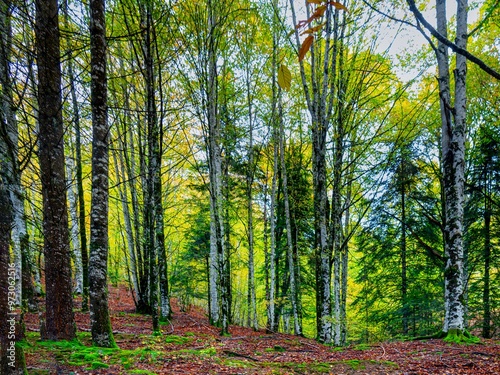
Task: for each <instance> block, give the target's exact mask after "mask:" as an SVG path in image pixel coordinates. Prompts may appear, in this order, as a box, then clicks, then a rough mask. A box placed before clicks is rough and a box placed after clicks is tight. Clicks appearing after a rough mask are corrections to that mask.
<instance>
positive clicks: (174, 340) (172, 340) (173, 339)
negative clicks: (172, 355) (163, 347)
mask: <svg viewBox="0 0 500 375" xmlns="http://www.w3.org/2000/svg"><path fill="white" fill-rule="evenodd" d="M189 341H191V339H190V338H188V337H185V336H176V335H168V336H166V337H165V343H166V344H176V345H182V344H186V343H187V342H189Z"/></svg>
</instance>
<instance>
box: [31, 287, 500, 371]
mask: <svg viewBox="0 0 500 375" xmlns="http://www.w3.org/2000/svg"><path fill="white" fill-rule="evenodd" d="M75 305H76V306H75V307H76V308H77V310H76V312H75V320H76V323H77V326H78V330H79V332H80V333H79V343H73V344H72V345H73V346H71V345H69V347H65V346H63V345H59V346H51V345H41V343H40V341H39V338H40V335H39V315H38V314H37V313H27V314H26V315H25V325H26V331H27V344H25V352H26V363H27V367H28V373H29V374H30V375H31V374H33V375H37V374H58V375H59V374H67V375H79V374H93V375H98V374H102V375H104V374H106V375H122V374H127V375H128V374H147V375H153V374H158V375H163V374H183V375H188V374H201V375H204V374H336V375H342V374H346V375H347V374H369V375H378V374H401V375H424V374H442V375H458V374H474V375H493V374H500V343H499V342H498V340H482V341H481V343H479V344H472V345H463V344H462V345H460V344H450V343H446V342H444V341H442V340H437V339H433V340H426V341H393V342H382V343H376V344H371V345H365V346H362V347H361V346H358V347H355V346H349V347H346V348H342V349H341V350H339V349H335V348H332V347H330V346H326V345H322V344H319V343H318V342H317V341H315V340H313V339H308V338H303V337H297V336H294V335H289V334H283V333H267V332H265V330H259V331H254V330H253V329H251V328H245V327H239V326H231V327H230V333H231V336H229V337H222V336H220V335H219V330H218V329H217V328H216V327H213V326H210V325H209V323H208V318H207V316H206V314H205V313H204V311H203V310H202V309H200V308H198V307H191V308H189V309H188V311H186V312H183V311H181V310H180V309H179V306H178V305H177V303H176V300H172V308H173V318H172V321H170V322H167V323H165V324H163V325H162V335H158V336H153V335H152V329H151V319H150V317H149V316H147V315H140V314H136V313H135V312H134V303H133V299H132V296H131V294H130V291H129V290H128V289H127V288H126V286H120V287H112V286H110V290H109V306H110V313H111V321H112V326H113V331H114V335H115V340H116V343H117V345H118V347H119V349H114V350H109V349H108V350H100V349H99V348H94V347H92V345H91V339H90V333H89V332H90V321H89V316H88V313H82V312H80V310H78V307H79V305H80V301H79V300H78V299H76V300H75ZM360 349H361V350H360ZM79 353H80V354H79ZM78 358H80V362H78Z"/></svg>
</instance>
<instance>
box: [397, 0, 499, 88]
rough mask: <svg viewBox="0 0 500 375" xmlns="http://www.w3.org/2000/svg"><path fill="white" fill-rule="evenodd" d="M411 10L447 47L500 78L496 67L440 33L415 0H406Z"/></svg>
mask: <svg viewBox="0 0 500 375" xmlns="http://www.w3.org/2000/svg"><path fill="white" fill-rule="evenodd" d="M406 1H407V3H408V5H409V7H410V10H411V11H412V12H413V14H414V15H415V18H416V19H417V20H418V21H419V22H420V23H421V24H422V25H423V26H424V27H425V28H426V29H427V30H429V32H430V33H431V34H432V36H434V37H435V38H436V39H437V40H439V41H440V42H441V43H443V44H445V45H446V46H447V47H449V48H451V49H452V50H453V52H455V53H458V54H460V55H462V56H465V57H466V58H467V60H469V61H472V62H473V63H474V64H476V65H477V66H478V67H479V68H481V69H482V70H483V71H485V72H486V73H488V74H489V75H490V76H492V77H494V78H496V79H498V80H500V73H499V72H497V71H496V70H495V69H493V68H492V67H490V66H488V65H487V64H486V63H485V62H484V61H483V60H481V59H479V58H478V57H476V56H474V55H473V54H471V53H470V52H469V51H467V50H466V49H463V48H460V47H458V46H457V45H456V44H455V43H453V42H451V41H450V40H449V39H448V38H446V37H444V36H443V35H442V34H440V33H439V32H438V31H437V30H436V29H435V28H434V27H433V26H432V25H431V24H430V23H429V22H427V20H426V19H425V17H424V16H423V15H422V13H421V12H420V11H419V10H418V9H417V6H416V5H415V0H406Z"/></svg>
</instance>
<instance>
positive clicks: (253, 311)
mask: <svg viewBox="0 0 500 375" xmlns="http://www.w3.org/2000/svg"><path fill="white" fill-rule="evenodd" d="M245 57H246V65H245V68H246V70H245V74H246V94H247V105H248V168H247V176H246V178H247V181H246V184H247V190H246V193H247V237H248V298H247V306H248V320H247V325H248V326H249V327H252V328H253V329H255V330H257V329H258V328H259V325H258V321H257V298H256V295H255V266H254V229H253V181H254V174H255V166H254V150H253V107H252V97H251V92H250V62H249V56H248V55H246V56H245Z"/></svg>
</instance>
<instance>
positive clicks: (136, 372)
mask: <svg viewBox="0 0 500 375" xmlns="http://www.w3.org/2000/svg"><path fill="white" fill-rule="evenodd" d="M128 373H129V374H144V375H156V373H155V372H151V371H149V370H130V371H129V372H128Z"/></svg>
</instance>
